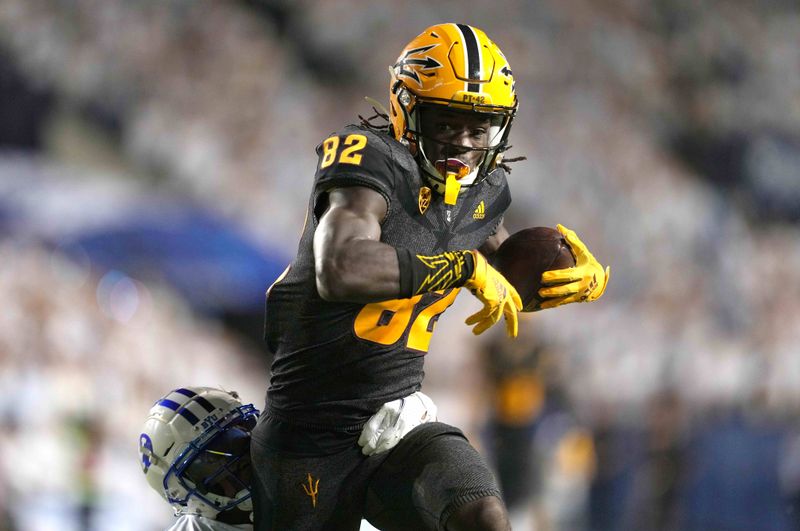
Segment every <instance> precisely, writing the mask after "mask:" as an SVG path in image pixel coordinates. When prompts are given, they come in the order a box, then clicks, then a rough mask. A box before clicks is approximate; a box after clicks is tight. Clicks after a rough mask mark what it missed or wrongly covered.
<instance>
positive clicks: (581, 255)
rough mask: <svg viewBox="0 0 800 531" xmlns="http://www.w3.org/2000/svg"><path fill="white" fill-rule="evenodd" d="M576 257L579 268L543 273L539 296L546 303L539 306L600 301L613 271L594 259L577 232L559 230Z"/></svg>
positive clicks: (558, 227) (551, 306)
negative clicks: (604, 267)
mask: <svg viewBox="0 0 800 531" xmlns="http://www.w3.org/2000/svg"><path fill="white" fill-rule="evenodd" d="M556 228H557V229H558V232H560V233H561V234H562V235H563V236H564V238H565V239H566V240H567V243H568V244H569V246H570V249H572V254H573V255H575V267H569V268H567V269H556V270H553V271H545V272H544V273H542V285H543V286H548V287H544V288H541V289H540V290H539V296H540V297H543V298H545V299H546V300H545V301H544V302H542V303H541V304H540V305H539V308H541V309H542V310H544V309H546V308H555V307H556V306H561V305H562V304H569V303H571V302H591V301H594V300H597V299H599V298H600V296H601V295H602V294H603V292H604V291H605V290H606V286H607V285H608V278H609V276H610V275H611V268H610V267H606V269H605V271H603V266H601V265H600V263H599V262H598V261H597V260H596V259H595V257H594V256H592V253H590V252H589V249H587V248H586V245H584V244H583V242H582V241H581V240H580V238H578V235H577V234H575V232H574V231H571V230H569V229H568V228H566V227H565V226H563V225H558V226H557V227H556Z"/></svg>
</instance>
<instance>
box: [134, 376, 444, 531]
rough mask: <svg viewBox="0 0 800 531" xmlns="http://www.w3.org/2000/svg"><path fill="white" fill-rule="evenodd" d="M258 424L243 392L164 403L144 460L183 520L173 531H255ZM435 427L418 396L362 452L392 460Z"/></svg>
mask: <svg viewBox="0 0 800 531" xmlns="http://www.w3.org/2000/svg"><path fill="white" fill-rule="evenodd" d="M257 417H258V410H257V409H256V408H255V407H254V406H253V405H252V404H247V405H244V404H242V402H241V401H240V399H239V396H238V395H237V394H236V393H235V392H229V391H224V390H222V389H214V388H210V387H183V388H179V389H174V390H173V391H170V392H169V393H168V394H167V395H166V396H164V397H162V398H160V399H159V400H158V401H156V403H155V404H154V405H153V407H152V408H151V409H150V412H149V414H148V417H147V420H146V421H145V424H144V428H143V429H142V433H141V435H140V436H139V456H140V459H141V464H142V470H143V472H144V475H145V478H146V479H147V482H148V484H149V485H150V486H151V487H152V488H153V489H154V490H155V491H156V492H158V493H159V494H160V495H161V497H162V498H164V499H165V500H166V501H167V502H168V503H169V504H170V505H172V507H173V509H174V512H175V516H176V517H177V518H178V519H177V520H176V521H175V523H174V524H173V525H172V526H171V527H170V529H169V531H234V530H237V531H250V530H252V529H253V526H252V520H253V505H252V500H251V498H250V491H251V475H252V468H251V466H250V432H251V430H252V429H253V427H254V426H255V424H256V418H257ZM435 419H436V405H435V404H434V403H433V401H432V400H431V399H430V398H428V397H427V396H426V395H424V394H422V393H415V394H414V395H412V396H411V397H408V398H407V399H404V400H398V401H393V402H390V403H387V404H386V405H385V406H384V407H383V408H381V409H380V410H379V411H378V412H377V413H376V414H375V415H374V416H373V417H372V418H371V419H370V421H369V422H367V424H366V425H365V427H364V429H363V431H362V433H361V437H360V438H359V445H361V446H362V452H363V453H364V455H375V454H379V453H381V452H385V451H387V450H389V449H391V448H393V447H394V446H395V445H396V444H397V442H398V441H399V440H400V439H402V437H403V436H404V435H405V434H406V433H408V432H409V431H411V430H412V429H413V428H414V427H416V426H418V425H419V424H421V423H424V422H429V421H432V420H435ZM365 528H367V526H364V527H362V529H365Z"/></svg>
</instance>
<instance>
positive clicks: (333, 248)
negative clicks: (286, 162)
mask: <svg viewBox="0 0 800 531" xmlns="http://www.w3.org/2000/svg"><path fill="white" fill-rule="evenodd" d="M386 211H387V205H386V200H385V199H384V198H383V196H382V195H381V194H379V193H378V192H376V191H374V190H372V189H370V188H367V187H364V186H351V187H347V188H335V189H333V190H330V191H329V192H328V208H327V210H326V211H325V213H324V214H323V215H322V218H321V219H320V222H319V225H318V226H317V230H316V232H315V233H314V266H315V271H316V279H317V291H319V294H320V297H322V298H323V299H325V300H330V301H351V302H375V301H381V300H387V299H393V298H397V296H398V293H399V290H400V280H399V279H400V273H399V268H398V263H397V252H396V251H395V249H394V248H393V247H391V246H390V245H387V244H385V243H382V242H381V241H380V237H381V221H382V220H383V218H384V217H385V216H386Z"/></svg>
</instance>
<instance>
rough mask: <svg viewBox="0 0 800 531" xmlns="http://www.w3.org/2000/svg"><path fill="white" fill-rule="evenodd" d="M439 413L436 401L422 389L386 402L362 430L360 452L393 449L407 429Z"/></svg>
mask: <svg viewBox="0 0 800 531" xmlns="http://www.w3.org/2000/svg"><path fill="white" fill-rule="evenodd" d="M436 413H437V408H436V404H434V403H433V400H431V399H430V398H429V397H428V396H427V395H426V394H424V393H422V392H421V391H417V392H416V393H413V394H410V395H408V396H407V397H404V398H398V399H397V400H393V401H391V402H387V403H385V404H384V405H382V406H381V408H380V409H379V410H378V411H377V412H376V413H375V414H374V415H372V416H371V417H370V419H369V420H368V421H367V423H366V424H365V425H364V428H363V429H362V430H361V436H360V437H359V438H358V445H359V446H361V448H362V449H361V452H362V453H363V454H364V455H375V454H379V453H381V452H385V451H387V450H391V449H392V448H394V447H395V445H397V443H398V442H400V439H402V438H403V437H405V436H406V434H407V433H408V432H410V431H411V430H413V429H414V428H416V427H417V426H419V425H420V424H424V423H426V422H432V421H434V420H436Z"/></svg>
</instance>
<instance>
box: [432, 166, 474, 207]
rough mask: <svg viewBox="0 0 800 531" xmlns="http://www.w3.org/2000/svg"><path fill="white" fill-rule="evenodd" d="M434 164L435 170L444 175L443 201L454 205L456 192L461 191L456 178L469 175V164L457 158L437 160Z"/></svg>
mask: <svg viewBox="0 0 800 531" xmlns="http://www.w3.org/2000/svg"><path fill="white" fill-rule="evenodd" d="M434 166H435V167H436V171H438V172H439V173H440V174H441V175H444V176H445V184H444V203H445V204H446V205H455V204H456V199H458V192H460V191H461V183H460V182H458V180H459V179H461V178H463V177H466V176H467V175H469V166H467V165H466V164H465V163H464V162H463V161H461V160H458V159H447V160H437V161H436V163H435V164H434Z"/></svg>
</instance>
